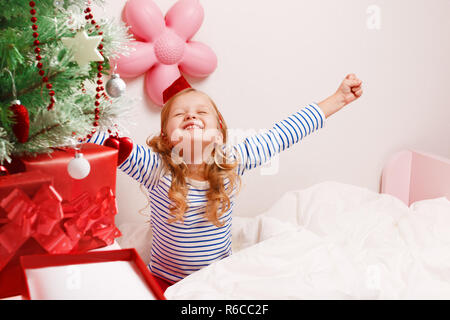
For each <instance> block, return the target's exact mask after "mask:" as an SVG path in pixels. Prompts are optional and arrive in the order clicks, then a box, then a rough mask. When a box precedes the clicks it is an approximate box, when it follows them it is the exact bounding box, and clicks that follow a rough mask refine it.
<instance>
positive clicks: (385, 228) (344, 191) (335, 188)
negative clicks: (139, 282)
mask: <svg viewBox="0 0 450 320" xmlns="http://www.w3.org/2000/svg"><path fill="white" fill-rule="evenodd" d="M449 230H450V201H448V199H446V198H443V197H442V198H437V199H431V200H424V201H419V202H416V203H414V204H412V205H411V206H410V207H409V208H408V207H407V206H406V205H405V204H404V203H403V202H401V201H400V200H398V199H397V198H395V197H393V196H390V195H386V194H378V193H375V192H372V191H370V190H368V189H365V188H360V187H357V186H353V185H347V184H342V183H337V182H323V183H319V184H316V185H314V186H312V187H310V188H307V189H303V190H297V191H291V192H288V193H286V194H285V195H284V196H283V197H282V198H281V199H280V200H279V201H277V202H276V203H275V204H274V205H273V206H272V207H271V208H270V209H269V210H268V211H266V212H265V213H263V214H261V215H259V216H257V217H253V218H240V217H236V216H235V217H234V218H233V250H234V251H233V252H234V253H233V255H232V256H230V257H227V258H225V259H223V260H221V261H218V262H216V263H214V264H212V265H210V266H208V267H206V268H204V269H202V270H200V271H197V272H195V273H193V274H191V275H190V276H188V277H186V278H185V279H183V280H181V281H180V282H178V283H176V284H175V285H173V286H171V287H169V288H168V289H167V290H166V292H165V296H166V297H167V298H168V299H450V232H449Z"/></svg>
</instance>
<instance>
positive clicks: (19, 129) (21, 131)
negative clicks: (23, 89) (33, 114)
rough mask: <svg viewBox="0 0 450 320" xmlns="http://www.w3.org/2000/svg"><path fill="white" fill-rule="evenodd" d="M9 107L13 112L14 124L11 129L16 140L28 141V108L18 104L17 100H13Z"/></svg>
mask: <svg viewBox="0 0 450 320" xmlns="http://www.w3.org/2000/svg"><path fill="white" fill-rule="evenodd" d="M9 109H10V110H11V111H12V112H13V114H14V116H13V119H14V122H15V123H14V125H13V126H12V130H13V132H14V135H15V136H16V138H17V140H18V141H19V142H20V143H25V142H27V141H28V135H29V133H30V118H29V115H28V109H27V108H26V107H25V106H24V105H22V104H20V101H19V100H14V101H13V103H12V105H11V106H10V107H9Z"/></svg>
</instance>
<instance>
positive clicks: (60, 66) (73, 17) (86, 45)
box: [0, 0, 131, 164]
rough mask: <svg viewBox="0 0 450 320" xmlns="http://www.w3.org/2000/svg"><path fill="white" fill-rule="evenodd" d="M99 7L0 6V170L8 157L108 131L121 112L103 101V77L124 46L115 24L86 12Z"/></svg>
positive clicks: (51, 1)
mask: <svg viewBox="0 0 450 320" xmlns="http://www.w3.org/2000/svg"><path fill="white" fill-rule="evenodd" d="M102 2H103V1H85V0H35V1H29V0H3V1H2V11H0V29H1V33H0V162H1V163H2V164H3V163H4V162H5V161H10V159H11V156H12V155H23V154H27V155H29V154H37V153H44V152H45V153H49V152H51V151H52V150H53V149H52V148H55V147H61V146H73V145H75V144H76V143H77V142H79V141H81V140H82V139H83V138H86V137H89V135H91V134H93V133H94V132H95V131H97V130H102V131H103V130H114V126H117V124H118V123H119V122H118V117H119V116H121V117H122V116H123V114H124V113H126V112H127V108H129V105H130V101H129V100H128V101H126V100H127V97H126V96H120V97H117V96H118V95H119V94H120V93H119V94H116V95H115V97H112V96H111V95H113V94H111V93H110V92H108V93H110V95H107V94H106V93H105V87H106V81H105V76H107V75H108V74H109V73H110V72H109V70H110V68H111V59H114V57H115V55H116V54H118V53H119V52H120V53H121V54H124V53H125V54H126V52H127V50H129V49H128V47H127V44H128V42H129V41H130V40H131V39H130V36H129V34H128V32H127V28H126V27H125V25H124V24H123V23H121V22H120V21H108V20H106V19H101V20H96V19H95V17H94V12H93V11H94V10H93V9H92V6H97V7H98V6H101V5H102V4H103V3H102ZM116 91H117V90H116ZM113 92H114V90H113Z"/></svg>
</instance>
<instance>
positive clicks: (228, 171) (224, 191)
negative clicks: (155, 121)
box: [147, 88, 241, 227]
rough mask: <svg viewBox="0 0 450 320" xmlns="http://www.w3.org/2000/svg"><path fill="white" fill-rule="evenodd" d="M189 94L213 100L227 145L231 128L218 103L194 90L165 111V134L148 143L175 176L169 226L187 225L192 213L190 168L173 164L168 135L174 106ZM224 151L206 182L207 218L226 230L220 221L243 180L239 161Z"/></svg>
mask: <svg viewBox="0 0 450 320" xmlns="http://www.w3.org/2000/svg"><path fill="white" fill-rule="evenodd" d="M188 92H199V93H202V94H204V95H205V96H206V97H208V98H209V100H210V102H211V104H212V106H213V107H214V109H215V111H216V113H217V118H218V122H221V124H222V126H221V129H220V130H221V133H222V135H223V143H224V144H225V143H226V142H227V125H226V123H225V121H224V119H223V117H222V115H221V113H220V112H219V110H218V109H217V106H216V104H215V103H214V101H213V100H212V99H211V98H210V97H209V96H208V95H206V94H205V93H203V92H201V91H198V90H196V89H194V88H188V89H185V90H182V91H180V92H178V93H177V94H176V95H174V96H173V97H172V98H171V99H170V100H168V101H167V102H166V104H164V106H163V109H162V111H161V133H160V134H159V135H157V136H154V137H149V138H148V139H147V145H148V146H149V147H151V148H152V149H153V151H155V152H158V153H159V154H160V155H161V158H162V161H163V164H164V166H165V168H166V169H167V170H169V171H170V172H171V173H172V184H171V186H170V189H169V194H168V196H169V199H170V200H171V201H172V205H171V206H170V213H171V215H173V217H172V218H170V219H169V220H168V222H169V223H172V222H174V221H183V216H184V213H185V212H186V210H187V209H188V205H187V203H186V197H187V193H188V187H187V184H186V180H185V178H186V174H187V169H188V167H187V165H186V164H185V163H184V162H181V163H180V164H177V163H175V162H174V161H173V159H172V147H171V145H170V142H169V141H168V139H167V136H166V135H165V133H164V131H165V129H166V125H167V122H168V118H169V113H170V109H171V106H172V105H173V102H174V101H175V100H176V99H177V98H178V97H180V96H181V95H183V94H185V93H188ZM220 150H222V146H218V148H214V149H213V150H212V154H211V156H212V157H213V158H214V161H213V162H212V163H210V164H208V163H207V164H206V170H205V175H206V179H207V180H208V182H209V190H208V192H207V194H206V196H207V199H208V201H207V204H206V213H205V217H206V219H208V221H210V222H211V223H212V224H214V225H215V226H217V227H221V226H223V223H220V222H219V218H220V217H221V216H222V215H223V214H224V213H225V212H226V211H228V210H229V209H230V206H231V203H230V196H231V194H232V192H233V190H234V188H235V186H236V185H238V186H239V188H238V190H237V193H238V192H239V191H240V187H241V178H240V176H239V175H238V174H237V170H235V169H236V167H237V165H238V161H237V159H235V160H234V161H230V159H229V158H227V157H226V155H225V154H224V153H223V152H220ZM217 158H218V159H217ZM226 178H228V180H229V185H228V187H227V188H225V183H224V182H225V179H226ZM219 207H220V210H219Z"/></svg>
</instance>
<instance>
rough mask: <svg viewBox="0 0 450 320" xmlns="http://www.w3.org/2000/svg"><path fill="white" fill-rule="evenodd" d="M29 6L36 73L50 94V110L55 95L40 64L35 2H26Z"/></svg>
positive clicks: (48, 108) (53, 104) (53, 103)
mask: <svg viewBox="0 0 450 320" xmlns="http://www.w3.org/2000/svg"><path fill="white" fill-rule="evenodd" d="M28 4H29V5H30V7H31V10H30V14H31V16H32V17H31V18H30V21H31V22H32V23H33V24H32V26H31V29H32V30H33V31H34V32H33V34H32V36H33V38H34V39H35V40H34V41H33V45H34V46H35V48H34V53H36V61H37V62H38V63H37V64H36V67H37V69H38V73H39V75H40V76H41V77H42V83H46V88H47V89H48V90H49V91H48V95H49V96H50V103H49V104H48V106H47V110H51V109H53V107H54V106H55V98H53V96H54V95H55V91H53V90H51V89H52V84H51V83H49V82H48V77H47V76H45V71H44V70H43V67H44V65H43V64H42V62H40V61H41V60H42V56H41V55H40V53H41V48H39V45H40V44H41V43H40V41H39V40H38V37H39V33H38V32H37V30H38V28H39V27H38V25H37V21H38V18H37V17H36V13H37V12H36V9H35V7H36V2H34V1H30V2H29V3H28Z"/></svg>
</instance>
